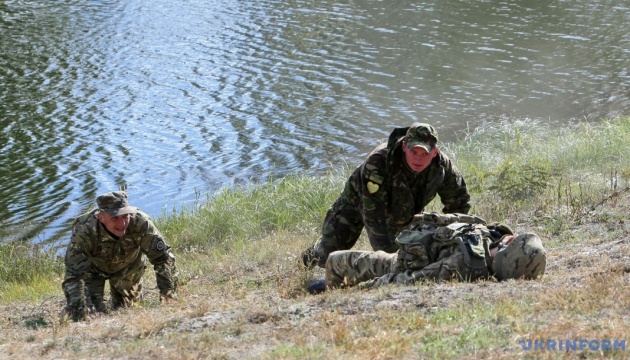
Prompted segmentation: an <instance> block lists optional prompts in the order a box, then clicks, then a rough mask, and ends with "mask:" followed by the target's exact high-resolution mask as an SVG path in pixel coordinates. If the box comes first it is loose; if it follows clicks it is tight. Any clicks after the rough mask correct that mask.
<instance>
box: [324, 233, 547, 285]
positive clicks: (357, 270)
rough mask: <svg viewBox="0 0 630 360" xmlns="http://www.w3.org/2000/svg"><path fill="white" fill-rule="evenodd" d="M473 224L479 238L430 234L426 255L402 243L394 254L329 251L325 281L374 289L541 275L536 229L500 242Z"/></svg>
mask: <svg viewBox="0 0 630 360" xmlns="http://www.w3.org/2000/svg"><path fill="white" fill-rule="evenodd" d="M458 226H459V227H463V226H471V225H470V224H461V223H454V224H451V225H449V227H451V229H453V228H456V227H458ZM476 227H477V228H478V229H480V230H481V232H480V234H483V235H482V236H483V239H482V241H479V242H477V241H475V242H472V241H469V240H467V239H465V238H459V239H458V240H456V241H454V240H453V241H436V240H435V237H433V238H434V239H433V241H428V242H426V243H427V245H428V246H427V247H426V253H423V255H425V256H422V255H418V254H419V253H416V254H411V252H406V251H404V250H403V249H402V248H401V249H400V250H399V251H398V253H394V254H388V253H385V252H383V251H376V252H374V251H349V250H346V251H336V252H333V253H332V254H330V256H329V257H328V260H327V262H326V280H325V284H326V286H327V287H332V288H335V287H345V286H354V285H357V284H359V286H361V287H364V288H372V287H377V286H382V285H387V284H411V283H414V282H416V281H419V280H423V279H426V280H434V281H450V280H458V281H474V280H477V279H485V278H489V277H491V276H495V277H496V278H497V279H498V280H505V279H510V278H520V277H523V278H528V279H535V278H538V277H541V276H542V275H543V274H544V271H545V266H546V251H545V249H544V248H543V246H542V241H541V240H540V238H539V237H538V236H537V235H536V234H534V233H523V234H520V235H518V236H516V237H515V238H514V239H513V240H512V241H511V242H510V243H509V244H508V245H504V244H503V243H502V242H501V238H500V237H498V236H497V235H491V232H490V231H488V229H487V228H486V227H485V226H482V225H476ZM412 231H415V230H412ZM438 231H439V230H438ZM495 234H496V233H495ZM500 235H501V236H507V234H505V235H503V234H500ZM401 236H403V237H404V236H405V233H404V232H402V233H401ZM495 236H496V237H495ZM494 247H498V248H499V249H498V253H497V255H496V256H495V257H492V256H491V255H490V250H491V249H492V248H494ZM475 260H477V261H481V264H482V266H481V267H478V266H477V267H476V266H474V265H472V264H474V261H475Z"/></svg>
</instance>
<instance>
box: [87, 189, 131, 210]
mask: <svg viewBox="0 0 630 360" xmlns="http://www.w3.org/2000/svg"><path fill="white" fill-rule="evenodd" d="M96 204H97V205H98V209H99V210H101V211H104V212H106V213H108V214H110V215H112V216H118V215H125V214H133V213H136V212H138V208H136V207H134V206H130V205H129V199H128V198H127V193H126V192H124V191H112V192H108V193H105V194H103V195H99V196H98V197H97V198H96Z"/></svg>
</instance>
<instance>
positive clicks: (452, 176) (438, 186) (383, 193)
mask: <svg viewBox="0 0 630 360" xmlns="http://www.w3.org/2000/svg"><path fill="white" fill-rule="evenodd" d="M407 129H408V128H398V129H395V130H394V131H393V132H392V133H391V134H390V136H389V141H388V142H387V143H384V144H381V145H379V146H378V147H376V149H374V151H372V153H371V154H370V155H369V156H368V158H367V160H366V161H365V162H364V163H363V164H362V165H361V166H359V167H358V168H357V169H356V170H355V171H354V172H353V173H352V175H351V176H350V178H349V179H348V181H347V182H346V186H345V188H344V190H343V193H342V197H345V199H346V201H348V202H350V203H352V204H354V205H355V206H357V207H358V208H359V209H360V211H361V212H362V213H363V221H364V224H365V226H366V228H367V229H368V230H369V231H372V232H373V233H377V234H388V235H389V237H390V238H391V239H392V241H393V239H394V237H395V235H396V233H397V232H398V231H400V230H401V229H403V228H405V227H406V226H407V225H409V223H410V222H411V221H412V220H413V216H414V214H417V213H420V212H422V211H423V210H424V207H425V206H426V205H427V204H429V203H430V202H431V201H432V200H433V199H434V198H435V196H436V195H439V196H440V200H441V201H442V204H443V205H444V207H443V209H442V212H443V213H463V214H465V213H468V211H469V210H470V194H469V193H468V189H467V187H466V182H465V181H464V178H463V177H462V175H461V173H460V172H459V170H458V169H457V168H456V167H455V165H454V164H453V163H452V162H451V160H450V159H449V158H448V157H447V156H446V155H444V154H442V153H441V152H440V153H438V155H437V156H436V157H435V158H434V159H433V161H432V162H431V164H430V165H429V166H428V167H427V168H426V169H425V170H423V171H421V172H419V173H413V172H412V171H411V170H410V169H409V167H408V165H407V163H406V161H405V155H404V152H403V150H402V140H403V137H404V135H405V134H406V132H407Z"/></svg>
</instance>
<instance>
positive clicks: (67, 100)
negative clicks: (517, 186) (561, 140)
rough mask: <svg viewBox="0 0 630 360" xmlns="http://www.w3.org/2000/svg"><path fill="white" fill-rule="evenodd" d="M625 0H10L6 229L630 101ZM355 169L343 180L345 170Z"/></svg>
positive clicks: (5, 24) (39, 239) (153, 203)
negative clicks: (431, 129) (409, 131)
mask: <svg viewBox="0 0 630 360" xmlns="http://www.w3.org/2000/svg"><path fill="white" fill-rule="evenodd" d="M629 65H630V5H628V3H627V2H626V1H621V0H607V1H603V0H601V1H598V0H588V1H587V0H564V1H544V2H543V1H535V0H521V1H517V0H514V1H474V0H471V1H463V0H460V1H454V0H435V1H401V0H383V1H363V0H354V1H326V0H323V1H306V0H299V1H295V0H262V1H260V0H255V1H254V0H232V1H228V0H210V1H208V0H168V1H164V0H152V1H143V0H125V1H122V0H111V1H105V0H100V1H96V0H64V1H43V0H0V85H1V86H0V129H1V131H0V184H1V188H0V239H2V240H3V241H9V240H15V239H20V240H24V241H32V242H36V243H43V244H46V245H50V246H57V245H61V244H63V243H65V242H67V240H68V235H69V229H70V222H71V220H72V218H73V217H75V216H77V215H78V214H80V213H82V212H83V211H85V210H86V209H87V208H88V207H89V206H90V205H91V204H93V203H94V199H95V197H96V196H97V195H98V194H100V193H102V192H106V191H109V190H114V189H117V188H119V187H120V186H126V187H127V188H128V191H129V194H130V197H131V201H132V203H133V204H134V205H136V206H139V207H140V208H142V209H143V210H144V211H146V212H148V213H149V214H150V215H152V216H154V217H157V216H159V215H160V214H162V213H163V212H164V211H167V212H168V211H171V210H172V209H179V208H181V207H182V206H188V205H190V204H191V202H192V201H193V200H194V199H195V198H196V196H199V194H202V198H203V195H204V194H205V193H214V192H216V191H217V190H219V189H221V188H222V187H225V186H233V185H234V184H247V183H249V182H250V181H252V180H264V179H266V178H267V177H268V176H270V175H273V176H274V177H279V176H283V175H286V174H292V173H296V172H301V173H307V174H312V175H314V176H316V175H318V174H320V173H321V172H322V171H324V170H326V169H329V168H331V167H334V166H337V165H338V164H341V163H348V164H350V165H354V164H358V163H359V162H360V161H361V159H362V158H363V157H364V156H365V155H366V153H367V152H369V150H371V148H372V147H374V146H375V145H376V144H378V142H379V141H380V140H383V139H385V138H386V137H387V134H388V133H389V132H390V131H391V129H392V128H393V127H397V126H405V125H408V124H410V123H412V122H414V121H427V122H431V123H433V124H434V125H436V126H437V127H438V129H439V132H440V138H441V140H442V141H445V142H448V141H456V140H457V139H458V138H460V137H461V135H462V134H463V133H464V132H465V131H467V130H468V129H471V128H474V127H475V126H477V125H479V124H482V123H488V122H490V123H491V122H493V121H499V120H506V119H507V120H508V121H509V120H510V119H520V118H533V119H540V120H542V121H548V122H550V123H551V124H554V125H557V126H565V125H566V124H569V123H572V122H575V121H579V120H581V121H591V122H597V121H599V120H601V119H602V118H605V117H613V116H616V115H620V114H622V115H630V74H629V69H630V66H629ZM340 188H341V184H340Z"/></svg>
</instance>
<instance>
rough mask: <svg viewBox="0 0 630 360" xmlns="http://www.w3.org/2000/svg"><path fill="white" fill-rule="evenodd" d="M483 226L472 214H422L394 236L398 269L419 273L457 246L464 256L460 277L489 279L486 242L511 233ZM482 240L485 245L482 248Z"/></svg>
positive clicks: (505, 227) (491, 226)
mask: <svg viewBox="0 0 630 360" xmlns="http://www.w3.org/2000/svg"><path fill="white" fill-rule="evenodd" d="M498 227H499V224H491V225H486V222H485V221H484V220H483V219H481V218H479V217H477V216H473V215H466V214H438V213H421V214H417V215H416V216H415V217H414V220H413V222H412V225H411V226H410V227H409V229H407V230H403V231H402V232H400V233H399V234H398V236H397V237H396V242H397V243H398V246H399V248H400V250H399V253H398V267H399V268H400V269H403V270H412V271H414V270H419V269H421V268H423V267H425V266H427V265H429V264H431V263H433V262H435V261H437V259H438V258H439V257H440V254H441V253H442V251H452V250H453V247H459V250H461V252H462V254H463V255H464V262H465V264H466V267H467V268H466V269H464V271H463V273H462V274H460V275H461V276H464V277H468V278H469V280H474V279H477V278H480V277H486V276H488V273H489V272H488V266H487V264H486V249H487V248H488V245H487V244H488V243H489V242H491V241H494V240H498V239H499V238H500V237H501V236H502V235H503V234H504V233H511V232H512V231H511V230H510V229H509V228H508V227H507V226H505V225H501V226H500V227H499V229H500V230H497V228H498ZM484 241H485V242H486V246H485V247H484Z"/></svg>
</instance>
